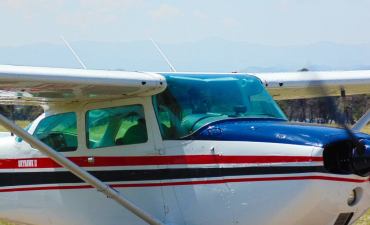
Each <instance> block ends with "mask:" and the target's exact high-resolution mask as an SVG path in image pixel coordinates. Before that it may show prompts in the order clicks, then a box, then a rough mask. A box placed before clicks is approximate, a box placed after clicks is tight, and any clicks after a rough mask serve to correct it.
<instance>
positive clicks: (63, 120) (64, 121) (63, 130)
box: [33, 112, 78, 152]
mask: <svg viewBox="0 0 370 225" xmlns="http://www.w3.org/2000/svg"><path fill="white" fill-rule="evenodd" d="M33 136H35V137H37V138H38V139H39V140H41V141H42V142H44V143H45V144H47V145H48V146H50V147H51V148H53V149H54V150H56V151H58V152H69V151H75V150H76V149H77V146H78V142H77V118H76V114H75V113H73V112H69V113H62V114H58V115H52V116H48V117H46V118H44V119H43V120H41V121H40V123H39V124H38V126H37V128H36V130H35V132H34V133H33Z"/></svg>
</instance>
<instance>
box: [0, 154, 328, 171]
mask: <svg viewBox="0 0 370 225" xmlns="http://www.w3.org/2000/svg"><path fill="white" fill-rule="evenodd" d="M68 158H69V159H70V160H71V161H72V162H74V163H76V164H77V165H79V166H81V167H104V166H149V165H187V164H189V165H199V164H244V163H245V164H246V163H294V162H322V161H323V158H322V157H311V156H245V155H240V156H238V155H233V156H225V155H174V156H110V157H108V156H107V157H105V156H103V157H101V156H97V157H94V162H93V163H90V162H88V157H86V156H80V157H68ZM19 160H37V163H36V165H35V166H31V167H19V164H18V161H19ZM60 167H61V166H60V165H59V164H57V163H56V162H54V161H53V160H52V159H49V158H19V159H0V169H18V168H21V169H25V168H60Z"/></svg>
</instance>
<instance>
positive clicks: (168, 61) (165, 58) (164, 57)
mask: <svg viewBox="0 0 370 225" xmlns="http://www.w3.org/2000/svg"><path fill="white" fill-rule="evenodd" d="M150 40H151V41H152V43H153V45H154V47H155V48H156V49H157V51H158V52H159V54H160V55H161V56H162V58H163V59H164V60H165V61H166V63H167V65H168V66H169V67H170V70H171V72H176V69H175V67H174V66H172V64H171V62H170V60H168V58H167V56H166V55H165V54H164V53H163V52H162V49H161V48H160V47H159V46H158V45H157V43H156V42H155V41H154V40H153V39H152V38H150Z"/></svg>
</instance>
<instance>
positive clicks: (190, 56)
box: [0, 38, 370, 72]
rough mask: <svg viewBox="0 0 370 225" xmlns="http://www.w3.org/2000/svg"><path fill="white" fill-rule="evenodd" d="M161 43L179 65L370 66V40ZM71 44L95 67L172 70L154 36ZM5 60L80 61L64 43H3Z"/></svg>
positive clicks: (245, 68)
mask: <svg viewBox="0 0 370 225" xmlns="http://www.w3.org/2000/svg"><path fill="white" fill-rule="evenodd" d="M158 44H159V45H160V47H161V48H162V50H163V51H164V52H165V53H166V55H167V56H168V58H169V59H170V61H171V63H172V64H173V65H174V66H175V67H176V69H177V70H178V71H208V72H211V71H212V72H233V71H238V72H272V71H296V70H299V69H301V68H303V67H305V68H308V69H310V70H351V69H370V44H362V45H344V44H336V43H329V42H321V43H315V44H309V45H297V46H282V47H277V46H267V45H258V44H251V43H248V42H235V41H227V40H223V39H217V38H210V39H206V40H202V41H197V42H186V43H177V44H166V43H158ZM71 45H72V46H73V48H74V49H75V51H76V52H77V53H78V54H79V56H80V57H81V59H82V60H83V61H84V62H85V64H86V66H87V67H88V68H90V69H121V70H133V71H168V70H169V69H168V66H167V65H166V63H165V62H164V60H163V59H162V58H161V56H160V55H159V53H158V52H157V50H156V49H155V48H154V46H153V45H152V43H151V42H150V41H132V42H115V43H107V42H91V41H85V42H72V43H71ZM0 64H11V65H30V66H51V67H71V68H79V67H80V66H79V65H78V63H77V62H76V60H75V59H74V58H73V56H72V54H71V52H69V50H68V49H67V48H66V47H65V46H64V45H63V43H61V44H60V45H56V44H49V43H39V44H32V45H25V46H19V47H0Z"/></svg>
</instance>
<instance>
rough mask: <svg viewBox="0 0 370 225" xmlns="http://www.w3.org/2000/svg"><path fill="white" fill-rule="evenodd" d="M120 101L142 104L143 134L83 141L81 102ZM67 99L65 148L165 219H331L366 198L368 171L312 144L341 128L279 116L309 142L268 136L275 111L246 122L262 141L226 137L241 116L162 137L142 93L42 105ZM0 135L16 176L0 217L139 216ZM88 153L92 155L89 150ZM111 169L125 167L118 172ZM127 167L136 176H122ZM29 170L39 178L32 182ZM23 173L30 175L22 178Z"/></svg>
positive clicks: (362, 207)
mask: <svg viewBox="0 0 370 225" xmlns="http://www.w3.org/2000/svg"><path fill="white" fill-rule="evenodd" d="M128 104H142V105H144V109H145V116H146V119H147V128H148V135H149V136H148V138H149V139H148V142H147V143H145V144H138V145H131V146H114V147H109V148H104V149H99V150H89V149H87V148H86V144H85V132H84V129H85V123H84V120H85V114H86V111H87V110H90V109H94V108H99V107H101V108H104V107H112V106H115V105H128ZM71 109H74V110H75V111H76V112H77V117H78V125H77V126H78V129H79V130H80V131H82V132H79V134H78V141H79V143H80V146H79V148H78V149H77V151H75V152H68V153H65V155H66V156H67V157H68V158H70V159H71V160H72V161H74V162H75V163H77V164H78V165H80V166H81V167H83V168H85V169H86V170H88V171H93V172H94V173H101V172H102V173H103V175H102V178H101V179H106V180H104V181H107V182H108V183H109V184H110V185H111V186H112V187H113V188H115V189H117V190H118V191H120V192H122V193H123V194H124V195H125V196H127V197H128V199H129V200H131V201H133V202H135V204H137V205H138V206H140V207H142V208H143V209H144V210H145V211H147V212H149V213H150V214H151V215H153V216H155V217H156V218H158V219H159V220H161V221H163V222H165V224H174V225H192V224H197V225H208V224H215V225H230V224H240V225H242V224H243V225H244V224H258V225H272V224H285V225H295V224H302V225H310V224H322V225H332V224H334V223H335V220H336V218H337V216H338V214H339V213H341V212H354V216H353V218H354V219H357V218H358V217H359V216H360V215H362V214H363V213H364V212H365V211H366V210H367V209H368V207H369V206H368V202H369V200H370V194H369V193H370V186H369V178H368V177H359V176H357V175H339V174H332V173H328V172H327V171H325V170H324V169H322V167H323V160H322V156H323V149H322V147H321V145H322V144H325V143H327V142H330V141H334V140H336V139H335V138H334V136H336V135H334V136H333V137H329V136H328V137H325V135H324V133H323V132H322V131H324V130H325V131H326V132H329V133H331V132H332V133H333V134H339V135H338V136H339V137H340V133H341V131H340V130H336V129H334V128H333V129H330V130H326V128H322V130H321V129H318V128H315V127H310V126H308V127H300V126H298V125H297V126H295V125H292V128H288V125H286V126H285V125H283V123H281V132H283V131H284V134H285V135H287V136H289V135H291V137H293V135H294V134H295V133H298V132H299V133H302V134H306V135H308V136H309V137H311V139H309V137H308V139H307V140H308V141H310V142H312V143H314V144H305V143H306V142H305V141H295V142H282V141H277V139H279V138H278V137H282V136H280V135H278V136H276V132H279V129H278V128H279V125H280V122H276V121H275V122H271V128H270V130H268V129H267V128H268V126H267V125H266V124H263V123H262V122H258V123H256V124H255V126H256V127H257V128H260V129H261V130H262V131H263V133H265V134H266V137H265V138H269V139H270V140H271V141H265V140H261V139H257V138H256V137H253V135H252V134H253V132H252V133H244V135H245V136H249V137H248V138H249V139H248V138H246V137H245V138H244V139H242V138H239V139H232V138H231V137H236V136H237V134H236V132H239V131H240V133H242V132H241V129H242V128H243V126H244V128H243V129H245V124H244V123H240V125H238V126H241V127H236V128H235V127H233V126H230V125H228V124H227V123H225V124H224V125H225V128H227V129H230V130H229V131H230V133H229V134H227V133H225V135H228V136H226V137H228V138H225V139H222V140H221V139H218V140H195V139H192V140H174V141H163V140H162V139H161V136H160V131H159V127H158V124H157V121H156V117H155V113H154V111H153V107H152V103H151V100H150V98H149V97H145V98H131V99H127V100H114V101H106V102H95V103H88V104H78V103H77V104H75V105H71V106H69V108H67V107H64V106H61V107H60V108H52V109H51V111H48V112H47V113H46V114H47V115H51V114H54V113H60V112H66V111H68V110H71ZM37 122H39V121H36V122H35V124H33V128H31V129H30V132H32V130H33V129H34V127H35V126H37ZM206 129H207V128H206ZM206 129H205V130H206ZM328 129H329V128H328ZM203 131H204V130H203ZM201 132H202V131H201V130H200V131H199V133H198V134H201ZM232 132H233V133H234V136H233V135H232V134H231V133H232ZM274 132H275V133H274ZM213 134H214V133H213ZM273 137H274V138H277V139H274V138H273ZM1 143H2V144H1V148H2V149H0V178H2V179H3V180H4V179H7V178H9V177H7V176H8V175H9V173H10V172H16V173H19V174H23V175H22V176H23V177H25V179H15V177H16V176H13V177H11V178H10V179H11V181H9V180H5V181H6V182H8V183H7V185H9V184H10V185H11V186H3V187H0V199H1V200H2V201H1V202H0V218H5V219H10V220H15V221H19V222H27V223H30V224H35V225H48V224H50V225H51V224H53V225H102V224H104V225H117V224H135V225H141V224H145V223H144V222H142V221H141V220H139V219H138V218H137V217H135V216H134V215H132V214H131V213H129V212H128V211H127V210H125V209H123V208H122V207H120V206H119V205H118V204H116V203H114V202H113V201H111V199H107V198H105V197H103V196H102V195H101V194H100V193H98V192H97V191H96V190H94V189H92V188H91V187H90V186H89V185H86V184H84V183H82V182H79V181H78V180H77V181H76V180H74V178H73V177H72V178H70V177H69V178H68V176H69V175H68V173H67V172H66V170H65V169H63V168H61V167H58V166H56V165H55V164H54V163H53V162H52V161H50V160H49V159H47V158H45V157H44V156H43V155H42V154H41V153H39V152H38V151H37V150H34V149H32V148H31V147H30V146H29V145H27V144H25V143H24V142H20V143H18V142H15V137H11V136H10V137H4V139H2V141H1ZM91 157H94V160H93V161H94V162H93V163H90V162H89V160H88V159H89V158H91ZM23 160H25V164H23ZM33 160H36V161H37V163H34V161H33ZM19 161H21V162H22V163H20V162H19ZM29 162H32V163H29ZM20 165H21V166H20ZM23 165H27V166H23ZM317 168H321V169H317ZM53 171H54V172H55V174H62V175H61V176H60V177H61V179H62V182H61V180H59V179H60V177H59V175H55V176H52V175H53V174H51V173H50V172H53ZM120 171H123V172H124V173H122V174H124V175H125V176H120V175H121V174H119V172H120ZM31 172H32V173H31ZM56 172H58V173H56ZM117 173H118V175H114V177H113V175H112V174H117ZM50 174H51V175H50ZM127 174H129V176H130V177H131V178H135V179H127V176H126V175H127ZM2 175H3V176H2ZM10 175H11V174H10ZM27 175H28V176H27ZM58 177H59V178H58ZM112 177H113V178H112ZM144 178H145V179H144ZM35 180H37V181H38V183H37V184H32V182H34V181H35ZM26 181H27V182H28V181H30V183H27V184H24V183H22V182H26ZM6 182H4V183H6ZM35 183H36V182H35ZM355 188H357V189H358V190H361V193H360V195H359V197H360V199H359V200H358V202H356V203H355V204H354V205H353V206H348V204H347V199H348V197H349V195H350V193H351V192H352V190H353V189H355Z"/></svg>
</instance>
